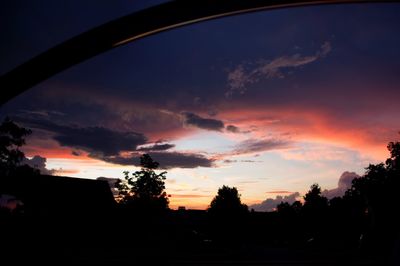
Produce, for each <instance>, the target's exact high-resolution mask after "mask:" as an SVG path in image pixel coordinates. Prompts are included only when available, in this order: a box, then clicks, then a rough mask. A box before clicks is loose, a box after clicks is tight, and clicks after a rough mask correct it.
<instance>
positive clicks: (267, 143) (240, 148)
mask: <svg viewBox="0 0 400 266" xmlns="http://www.w3.org/2000/svg"><path fill="white" fill-rule="evenodd" d="M289 145H290V142H289V141H286V140H279V139H261V140H259V139H248V140H245V141H242V142H240V143H239V144H238V145H236V147H235V149H234V150H233V152H232V153H233V154H245V153H253V152H262V151H269V150H278V149H285V148H288V147H289Z"/></svg>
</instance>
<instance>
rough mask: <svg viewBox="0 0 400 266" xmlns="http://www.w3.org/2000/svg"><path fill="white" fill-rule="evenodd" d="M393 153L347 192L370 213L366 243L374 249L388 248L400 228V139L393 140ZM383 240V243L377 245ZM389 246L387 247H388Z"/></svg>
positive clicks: (367, 172)
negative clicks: (399, 205)
mask: <svg viewBox="0 0 400 266" xmlns="http://www.w3.org/2000/svg"><path fill="white" fill-rule="evenodd" d="M387 148H388V150H389V152H390V157H389V158H388V159H387V160H386V162H385V163H379V164H370V165H369V166H368V167H367V168H366V172H365V174H364V176H362V177H361V178H357V179H354V180H353V182H352V187H351V188H350V189H349V190H348V191H347V192H346V195H345V198H348V199H349V200H350V201H351V202H352V203H353V204H354V205H356V206H358V208H359V212H363V213H365V215H366V216H367V217H368V221H369V222H368V227H367V228H366V230H365V232H364V234H363V240H364V244H365V247H366V248H367V249H368V252H369V253H370V251H376V250H379V251H380V252H387V250H388V249H389V248H388V245H391V242H393V241H394V240H395V239H396V237H397V239H398V241H399V238H400V233H399V230H398V224H399V223H400V219H399V207H398V203H397V202H398V196H397V195H398V191H399V189H400V143H399V142H390V143H389V144H388V146H387ZM378 243H379V245H377V244H378ZM385 250H386V251H385Z"/></svg>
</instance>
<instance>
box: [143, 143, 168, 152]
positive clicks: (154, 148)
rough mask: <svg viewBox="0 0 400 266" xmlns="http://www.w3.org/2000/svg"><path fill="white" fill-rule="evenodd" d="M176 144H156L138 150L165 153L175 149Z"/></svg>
mask: <svg viewBox="0 0 400 266" xmlns="http://www.w3.org/2000/svg"><path fill="white" fill-rule="evenodd" d="M174 147H175V145H174V144H169V143H164V144H158V143H156V144H154V145H151V146H146V147H140V148H138V149H137V150H138V151H146V152H147V151H165V150H169V149H172V148H174Z"/></svg>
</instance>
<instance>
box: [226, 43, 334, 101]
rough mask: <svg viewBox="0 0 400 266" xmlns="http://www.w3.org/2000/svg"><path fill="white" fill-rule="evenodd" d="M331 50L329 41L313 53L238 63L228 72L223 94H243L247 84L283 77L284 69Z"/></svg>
mask: <svg viewBox="0 0 400 266" xmlns="http://www.w3.org/2000/svg"><path fill="white" fill-rule="evenodd" d="M331 50H332V46H331V44H330V42H328V41H326V42H324V43H323V44H322V45H321V47H320V49H319V50H318V51H316V53H315V54H313V55H308V56H304V55H301V54H299V53H297V54H294V55H289V56H288V55H284V56H281V57H277V58H275V59H272V60H265V59H261V60H259V61H258V62H255V63H252V64H250V65H251V67H247V68H246V67H245V66H244V65H238V66H237V67H236V68H235V69H234V70H232V71H231V72H230V73H228V86H229V89H228V91H226V93H225V96H226V97H230V96H232V95H233V94H235V93H239V94H243V93H245V92H246V90H247V86H248V85H249V84H252V83H256V82H258V81H260V80H261V79H273V78H284V77H285V73H284V70H286V69H288V70H289V69H294V68H298V67H301V66H304V65H308V64H310V63H313V62H315V61H317V60H318V59H321V58H323V57H325V56H326V55H327V54H329V53H330V51H331Z"/></svg>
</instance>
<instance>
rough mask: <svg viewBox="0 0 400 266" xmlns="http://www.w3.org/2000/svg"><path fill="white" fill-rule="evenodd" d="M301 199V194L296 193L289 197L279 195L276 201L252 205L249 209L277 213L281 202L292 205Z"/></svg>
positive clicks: (269, 200) (270, 200) (270, 199)
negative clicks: (277, 207)
mask: <svg viewBox="0 0 400 266" xmlns="http://www.w3.org/2000/svg"><path fill="white" fill-rule="evenodd" d="M285 192H286V191H285ZM299 197H300V193H299V192H294V193H292V194H290V195H287V196H281V195H278V196H276V198H275V199H272V198H268V199H266V200H264V201H263V202H261V203H258V204H253V205H250V206H249V208H250V209H254V210H255V211H262V212H270V211H275V210H276V206H277V205H278V204H280V203H281V202H288V203H290V204H292V203H293V202H295V201H296V200H298V198H299Z"/></svg>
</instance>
